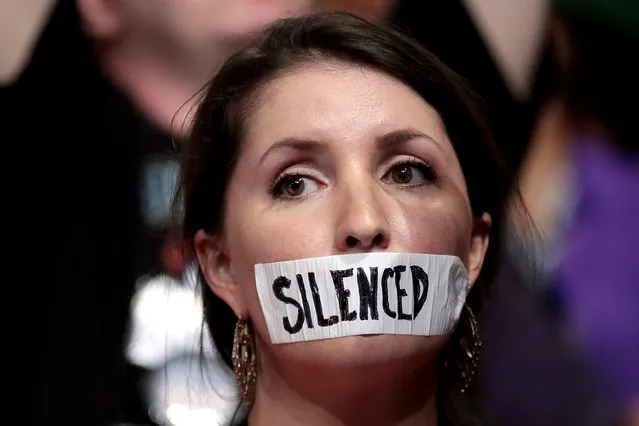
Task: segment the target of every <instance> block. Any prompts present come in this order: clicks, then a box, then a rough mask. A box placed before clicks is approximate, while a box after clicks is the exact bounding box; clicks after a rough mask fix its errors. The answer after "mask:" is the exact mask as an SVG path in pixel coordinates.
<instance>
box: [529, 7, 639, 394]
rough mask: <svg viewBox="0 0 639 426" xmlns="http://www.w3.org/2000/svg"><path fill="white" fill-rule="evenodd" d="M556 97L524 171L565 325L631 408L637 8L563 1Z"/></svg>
mask: <svg viewBox="0 0 639 426" xmlns="http://www.w3.org/2000/svg"><path fill="white" fill-rule="evenodd" d="M553 5H554V11H555V17H556V18H555V21H554V23H553V27H552V33H551V34H552V44H553V47H554V52H555V59H556V64H557V68H556V69H557V85H556V90H555V91H554V92H553V93H552V96H551V97H550V98H549V100H548V103H547V104H548V107H547V108H545V109H544V110H543V113H542V115H541V118H540V120H539V123H540V124H539V131H538V133H537V134H535V135H534V137H533V141H532V145H531V147H530V150H529V153H528V155H527V158H526V162H525V167H524V168H523V170H522V186H523V187H524V197H525V198H526V201H527V204H528V205H529V206H530V209H531V212H532V215H533V219H534V220H535V222H536V224H537V226H538V227H539V228H540V229H541V233H542V238H543V239H544V256H545V258H546V265H547V269H546V271H545V282H546V285H547V288H548V290H549V291H550V293H551V294H553V300H555V307H556V310H557V314H558V315H559V316H560V319H561V320H563V321H565V323H566V326H567V327H568V329H569V331H570V333H571V334H572V336H573V338H574V339H575V343H576V344H577V345H578V346H580V347H581V348H583V350H584V351H585V353H586V354H587V355H588V357H589V359H590V360H591V361H592V362H593V363H594V365H595V366H596V368H597V369H598V371H599V373H600V375H601V376H602V377H604V378H605V379H606V381H607V382H608V385H609V386H610V390H611V392H613V393H614V394H615V395H616V397H618V398H619V400H620V401H621V402H626V403H628V402H630V401H631V400H632V399H634V398H637V397H639V368H637V365H636V362H637V359H639V326H638V325H637V321H636V309H637V306H639V262H638V259H639V257H638V256H637V250H636V242H637V241H639V222H638V221H637V218H638V217H639V132H638V131H637V126H636V117H635V110H636V108H634V107H633V106H632V105H633V102H634V100H635V99H637V97H639V79H638V78H637V76H639V62H637V61H636V53H637V52H638V51H639V3H637V2H636V1H631V0H612V1H609V0H606V1H603V0H580V1H575V0H555V1H554V4H553Z"/></svg>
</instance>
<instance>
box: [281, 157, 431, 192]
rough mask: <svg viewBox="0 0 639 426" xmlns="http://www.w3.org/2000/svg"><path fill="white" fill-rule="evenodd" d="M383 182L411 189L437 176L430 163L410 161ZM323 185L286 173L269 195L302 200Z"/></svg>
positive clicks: (298, 173) (392, 170) (393, 169)
mask: <svg viewBox="0 0 639 426" xmlns="http://www.w3.org/2000/svg"><path fill="white" fill-rule="evenodd" d="M381 180H382V181H383V182H384V183H386V184H387V185H394V186H399V187H404V188H411V187H419V186H423V185H426V184H429V183H433V182H435V181H436V180H437V175H436V174H435V171H434V170H433V168H432V167H431V166H430V165H429V164H428V163H426V162H423V161H420V160H415V159H410V160H403V161H400V162H397V163H395V164H394V165H392V166H391V167H390V168H389V170H388V171H387V172H386V173H385V174H384V175H383V176H382V178H381ZM322 185H324V184H323V183H322V182H321V181H320V180H319V179H318V178H316V177H313V176H311V175H309V174H308V173H305V172H301V171H295V172H285V173H282V174H280V175H279V176H278V177H277V179H276V180H275V182H273V184H272V185H271V187H270V189H269V194H270V195H271V197H273V198H274V199H300V198H304V197H305V196H307V195H310V194H312V193H314V192H316V191H317V190H319V189H320V187H321V186H322Z"/></svg>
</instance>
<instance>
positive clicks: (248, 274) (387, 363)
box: [195, 62, 490, 425]
mask: <svg viewBox="0 0 639 426" xmlns="http://www.w3.org/2000/svg"><path fill="white" fill-rule="evenodd" d="M261 99H268V102H261V103H260V104H259V105H258V107H257V109H256V110H255V111H254V113H253V115H252V116H251V117H250V118H249V120H248V124H247V129H246V130H247V133H246V138H245V140H244V141H243V148H242V150H241V154H240V156H239V160H238V164H237V168H236V170H235V171H234V174H233V176H232V177H231V180H230V183H229V187H228V188H227V197H226V211H225V226H224V231H223V235H209V234H207V233H206V232H204V231H200V232H199V233H198V234H197V235H196V241H195V245H196V253H197V256H198V261H199V263H200V266H201V267H202V269H203V271H204V273H205V277H206V279H207V282H208V284H209V286H210V287H211V289H212V290H213V291H214V292H215V293H216V294H217V295H218V296H219V297H220V298H222V299H223V300H224V301H225V302H226V303H227V304H228V305H229V306H230V307H231V308H232V309H233V311H234V312H235V313H236V315H238V316H242V317H243V318H250V319H251V321H252V323H253V326H254V329H255V340H256V344H257V351H258V358H259V360H260V361H259V362H260V375H259V380H258V384H257V397H256V403H255V406H254V408H253V410H252V412H251V417H250V419H249V421H250V423H251V424H253V425H259V424H268V423H270V424H275V423H276V424H300V422H301V423H302V424H320V425H323V424H326V425H329V424H386V425H388V424H402V425H411V424H417V423H420V422H421V423H420V424H430V422H433V423H434V421H435V406H434V397H433V395H434V388H435V383H436V378H435V374H434V362H433V360H434V358H435V356H436V354H437V352H438V351H439V350H440V349H441V348H442V346H443V345H444V344H445V342H446V340H447V338H448V337H447V336H436V337H423V336H419V337H418V336H393V335H378V336H366V337H365V336H355V337H344V338H339V339H329V340H322V341H314V342H303V343H295V344H287V345H271V343H270V341H269V338H268V331H267V328H266V324H265V320H264V315H263V313H262V310H261V306H260V303H259V300H258V296H257V292H256V288H255V282H254V269H253V265H254V264H256V263H265V262H275V261H283V260H291V259H299V258H308V257H316V256H326V255H334V254H343V253H356V252H369V251H393V252H415V253H436V254H452V255H456V256H458V257H460V258H461V259H462V261H463V262H464V264H465V265H466V267H467V268H468V270H469V273H470V278H471V282H473V283H474V281H475V280H476V278H477V275H478V273H479V270H480V269H481V265H482V262H483V258H484V254H485V251H486V248H487V245H488V236H487V231H488V230H489V229H490V217H489V216H488V215H487V214H484V215H483V216H482V217H481V218H474V217H473V215H472V213H471V209H470V205H469V200H468V195H467V190H466V185H465V182H464V176H463V173H462V170H461V167H460V165H459V161H458V159H457V156H456V154H455V151H454V149H453V146H452V144H451V141H450V140H449V138H448V136H447V134H446V130H445V128H444V125H443V123H442V121H441V118H440V117H439V115H438V113H437V112H436V111H435V110H434V109H433V108H432V107H431V106H430V105H428V104H427V103H426V102H425V101H424V100H423V99H422V98H420V97H419V96H418V95H417V94H416V93H415V92H413V91H412V90H411V89H410V88H408V87H407V86H405V85H403V84H402V83H400V82H399V81H397V80H394V79H392V78H390V77H388V76H386V75H385V74H382V73H379V72H377V71H374V70H369V69H365V68H361V67H355V66H351V65H348V64H343V63H334V62H333V63H319V64H318V63H314V64H312V65H309V66H302V67H301V68H298V69H296V70H295V71H291V72H288V73H286V74H285V75H283V76H280V77H279V78H278V79H276V80H275V81H273V82H271V83H270V84H268V85H267V87H266V88H265V89H264V91H263V93H262V96H261ZM291 138H294V140H295V141H296V142H291V140H292V139H291ZM407 162H414V163H415V164H407ZM425 165H429V166H425ZM425 167H426V168H425ZM427 167H430V169H431V170H429V169H428V168H427ZM286 174H290V175H293V176H289V177H284V180H281V178H282V176H283V175H286ZM433 175H434V176H435V177H434V178H433ZM278 179H280V180H278ZM273 188H274V189H273ZM274 195H275V196H274ZM360 404H361V407H362V408H361V409H358V408H357V407H358V405H360ZM364 407H365V408H364ZM265 419H266V420H265ZM424 422H426V423H424Z"/></svg>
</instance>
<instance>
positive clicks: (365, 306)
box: [357, 267, 379, 320]
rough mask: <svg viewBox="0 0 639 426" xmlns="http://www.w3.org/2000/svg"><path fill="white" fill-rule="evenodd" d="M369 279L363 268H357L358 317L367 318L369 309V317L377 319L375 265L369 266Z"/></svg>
mask: <svg viewBox="0 0 639 426" xmlns="http://www.w3.org/2000/svg"><path fill="white" fill-rule="evenodd" d="M370 271H371V278H370V281H369V279H368V277H367V276H366V272H364V268H357V286H358V287H359V319H361V320H367V319H368V311H369V310H370V313H371V319H373V320H377V319H379V314H378V313H377V267H371V268H370Z"/></svg>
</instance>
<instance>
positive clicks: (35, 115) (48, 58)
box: [0, 0, 308, 425]
mask: <svg viewBox="0 0 639 426" xmlns="http://www.w3.org/2000/svg"><path fill="white" fill-rule="evenodd" d="M36 3H38V2H25V3H24V5H25V6H24V10H22V9H20V4H22V3H16V2H11V1H3V2H1V3H0V7H1V8H0V15H2V16H3V17H4V18H3V19H4V21H3V22H5V24H4V25H3V29H2V31H3V32H7V31H10V30H11V29H12V28H13V29H15V30H16V32H17V31H19V30H20V29H22V28H25V29H26V33H24V34H23V33H21V34H20V35H19V36H15V37H10V34H7V37H6V38H5V40H16V43H17V45H19V46H20V47H21V48H22V50H23V51H21V52H18V51H17V50H19V49H17V48H16V49H13V50H14V51H15V52H13V53H14V58H13V60H11V58H9V59H8V60H6V61H4V60H3V67H4V68H5V69H3V72H2V77H3V86H2V88H1V91H0V103H1V104H2V106H3V126H4V129H5V131H6V132H7V134H9V135H11V134H17V135H19V139H18V141H19V143H16V144H12V147H11V149H16V150H17V152H16V153H15V154H13V155H15V158H29V167H28V168H23V169H21V170H20V171H19V172H18V176H20V175H23V177H22V178H20V181H21V182H23V184H21V185H20V187H19V188H18V191H16V194H15V198H13V199H12V200H13V202H14V203H15V205H18V206H20V208H19V211H20V215H21V217H20V218H19V219H18V222H16V223H17V224H20V225H18V226H16V227H15V228H16V229H19V230H20V235H18V236H17V238H16V245H14V248H15V253H29V252H32V251H33V247H34V246H33V245H34V243H35V242H38V243H35V244H36V245H37V246H39V247H42V248H44V247H46V254H44V255H42V256H40V257H39V258H38V261H37V269H38V271H43V273H45V275H38V274H35V275H32V276H29V277H28V278H26V280H25V279H23V282H22V283H21V287H20V290H19V291H22V290H24V293H25V294H23V295H22V296H21V297H20V299H26V298H29V299H30V300H31V302H30V306H29V317H30V319H31V320H32V321H35V322H37V323H39V324H40V327H39V329H38V332H37V334H35V335H33V336H31V335H30V339H31V341H30V343H29V344H28V345H27V346H26V347H25V348H24V350H25V353H29V354H35V357H36V360H35V363H34V364H33V365H29V366H28V368H29V369H31V370H32V371H30V373H31V374H33V375H34V376H35V377H34V378H33V380H32V381H28V382H27V386H32V387H33V388H34V391H35V397H34V398H31V399H30V402H31V401H32V402H33V403H34V407H33V409H32V410H31V414H33V415H35V419H34V421H33V422H32V424H75V423H81V424H90V425H100V424H106V423H115V422H125V421H128V422H135V421H137V422H142V423H148V421H149V420H148V418H147V415H146V408H144V407H143V404H142V403H141V401H140V400H139V399H140V398H139V395H138V389H137V381H138V379H137V376H138V371H137V370H136V369H135V368H133V367H132V366H130V365H127V363H126V362H125V359H124V345H125V335H126V330H127V320H128V316H129V304H130V301H131V298H132V296H133V293H134V290H135V285H136V281H137V282H138V285H142V284H144V283H145V281H147V280H148V279H151V278H152V277H155V276H157V275H166V274H168V275H172V276H176V277H179V276H180V275H181V274H182V273H183V270H184V265H185V264H186V261H185V260H184V259H182V257H181V250H179V247H180V246H179V242H175V241H172V239H171V238H170V235H169V234H168V232H167V229H168V225H169V208H168V205H169V200H170V198H171V195H172V182H173V177H174V176H175V174H176V172H177V169H176V162H175V159H174V158H173V156H172V154H171V152H172V151H173V150H172V138H173V137H177V138H178V139H179V137H180V136H181V134H182V129H183V128H184V127H183V126H184V121H185V119H186V116H187V114H188V111H189V108H188V104H187V105H186V107H184V108H181V107H182V106H183V105H185V103H186V102H187V101H188V100H189V98H190V97H191V96H192V95H194V93H195V92H196V91H197V90H198V89H199V88H200V87H201V86H202V85H203V84H204V83H206V81H207V80H208V79H209V78H210V76H211V75H212V73H213V72H214V70H215V69H216V68H217V67H218V65H219V64H221V63H222V62H223V61H224V59H225V58H226V57H227V56H228V55H229V54H230V53H231V52H233V51H234V50H235V49H237V48H238V47H239V46H241V45H242V43H243V42H244V41H245V40H246V38H247V37H248V36H251V35H252V34H254V33H256V32H257V31H259V30H260V29H261V28H262V27H263V26H264V25H266V24H267V23H269V22H270V21H271V20H273V19H274V18H278V17H282V16H289V15H293V14H298V13H300V12H303V11H305V10H306V9H307V7H308V2H307V1H305V0H269V1H258V2H256V1H251V0H234V1H232V2H227V1H221V0H209V1H201V0H188V1H185V0H162V1H135V2H130V1H107V0H77V1H71V0H61V1H58V2H52V1H42V2H39V3H38V4H36ZM27 6H29V7H27ZM30 14H32V16H31V15H30ZM11 16H14V17H16V18H15V21H17V22H22V23H23V25H19V24H17V25H15V24H14V20H12V19H10V18H9V17H11ZM18 18H20V19H18ZM4 37H5V35H4V34H3V38H4ZM18 41H19V43H18ZM5 51H6V49H5ZM16 58H17V59H16ZM3 59H5V58H3ZM7 65H8V66H9V69H6V66H7ZM5 111H6V112H5ZM178 111H180V113H179V114H178V115H177V116H176V112H178ZM43 217H45V218H46V219H45V222H46V224H45V225H42V226H37V227H36V226H34V224H37V223H41V222H42V218H43ZM36 228H37V229H36ZM15 266H16V267H17V265H15ZM25 268H27V270H30V269H33V266H32V264H30V265H25ZM45 271H46V272H45Z"/></svg>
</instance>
